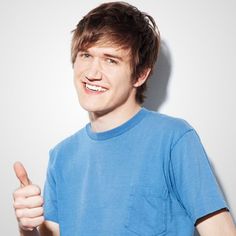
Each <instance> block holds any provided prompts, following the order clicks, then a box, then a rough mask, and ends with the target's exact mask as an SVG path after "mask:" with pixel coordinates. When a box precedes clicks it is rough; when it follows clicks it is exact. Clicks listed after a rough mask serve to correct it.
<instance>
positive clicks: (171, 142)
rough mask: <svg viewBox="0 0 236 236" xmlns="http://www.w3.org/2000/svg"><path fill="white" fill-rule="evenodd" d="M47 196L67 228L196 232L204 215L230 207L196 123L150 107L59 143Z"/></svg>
mask: <svg viewBox="0 0 236 236" xmlns="http://www.w3.org/2000/svg"><path fill="white" fill-rule="evenodd" d="M44 199H45V205H44V208H45V209H44V210H45V219H46V220H50V221H54V222H57V223H59V225H60V234H61V235H62V236H135V235H136V236H137V235H139V236H163V235H166V236H191V235H193V231H194V224H195V222H196V220H197V219H198V218H200V217H202V216H204V215H207V214H209V213H211V212H214V211H216V210H219V209H222V208H227V205H226V203H225V201H224V198H223V197H222V194H221V191H220V190H219V187H218V185H217V183H216V180H215V177H214V175H213V172H212V169H211V167H210V164H209V161H208V159H207V156H206V153H205V151H204V148H203V146H202V144H201V141H200V139H199V137H198V135H197V134H196V132H195V130H194V129H193V128H192V127H191V126H190V125H189V124H188V123H186V122H185V121H183V120H181V119H177V118H172V117H169V116H166V115H163V114H160V113H157V112H152V111H149V110H147V109H145V108H142V109H141V110H140V111H139V112H138V113H137V114H135V115H134V116H133V117H132V118H131V119H130V120H128V121H127V122H125V123H124V124H122V125H120V126H119V127H117V128H114V129H112V130H109V131H105V132H100V133H95V132H93V131H92V129H91V126H90V124H87V125H86V127H84V128H83V129H81V130H80V131H78V132H77V133H75V134H74V135H72V136H71V137H69V138H67V139H65V140H64V141H62V142H61V143H59V144H58V145H57V146H56V147H55V148H54V149H52V150H51V151H50V161H49V165H48V172H47V179H46V183H45V190H44Z"/></svg>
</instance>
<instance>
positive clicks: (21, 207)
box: [13, 162, 44, 231]
mask: <svg viewBox="0 0 236 236" xmlns="http://www.w3.org/2000/svg"><path fill="white" fill-rule="evenodd" d="M14 171H15V174H16V176H17V178H18V179H19V181H20V185H21V186H20V188H18V189H17V190H16V191H15V192H14V193H13V198H14V203H13V206H14V208H15V214H16V218H17V220H18V222H19V227H20V229H22V230H26V231H32V230H33V229H34V228H36V227H37V226H39V225H41V224H42V223H43V222H44V217H43V198H42V197H41V189H40V187H38V186H37V185H33V184H32V183H31V181H30V180H29V178H28V174H27V172H26V170H25V168H24V166H23V165H22V164H21V163H20V162H16V163H15V164H14Z"/></svg>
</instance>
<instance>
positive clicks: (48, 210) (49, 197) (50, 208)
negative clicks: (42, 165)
mask: <svg viewBox="0 0 236 236" xmlns="http://www.w3.org/2000/svg"><path fill="white" fill-rule="evenodd" d="M43 195H44V217H45V220H49V221H54V222H56V223H58V208H57V191H56V180H55V173H54V168H53V155H52V151H50V159H49V163H48V169H47V176H46V181H45V185H44V193H43Z"/></svg>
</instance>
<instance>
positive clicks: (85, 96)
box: [74, 46, 136, 114]
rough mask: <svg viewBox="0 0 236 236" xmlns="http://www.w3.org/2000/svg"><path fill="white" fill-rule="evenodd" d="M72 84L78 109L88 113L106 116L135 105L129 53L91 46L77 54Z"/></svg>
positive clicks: (116, 49)
mask: <svg viewBox="0 0 236 236" xmlns="http://www.w3.org/2000/svg"><path fill="white" fill-rule="evenodd" d="M74 82H75V87H76V90H77V93H78V97H79V102H80V105H81V106H82V107H83V108H84V109H85V110H87V111H88V112H94V113H97V114H106V113H108V112H111V111H113V110H115V109H119V108H120V107H125V108H127V109H130V108H132V106H134V105H135V104H136V102H135V92H136V91H135V88H134V87H133V85H132V83H131V67H130V53H129V50H124V49H120V48H117V47H105V46H104V47H103V46H92V47H90V48H88V49H87V50H85V51H79V53H78V55H77V57H76V60H75V63H74Z"/></svg>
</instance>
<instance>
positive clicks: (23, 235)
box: [20, 228, 40, 236]
mask: <svg viewBox="0 0 236 236" xmlns="http://www.w3.org/2000/svg"><path fill="white" fill-rule="evenodd" d="M20 236H40V233H39V231H38V230H37V228H35V229H33V230H32V231H26V230H23V229H20Z"/></svg>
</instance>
